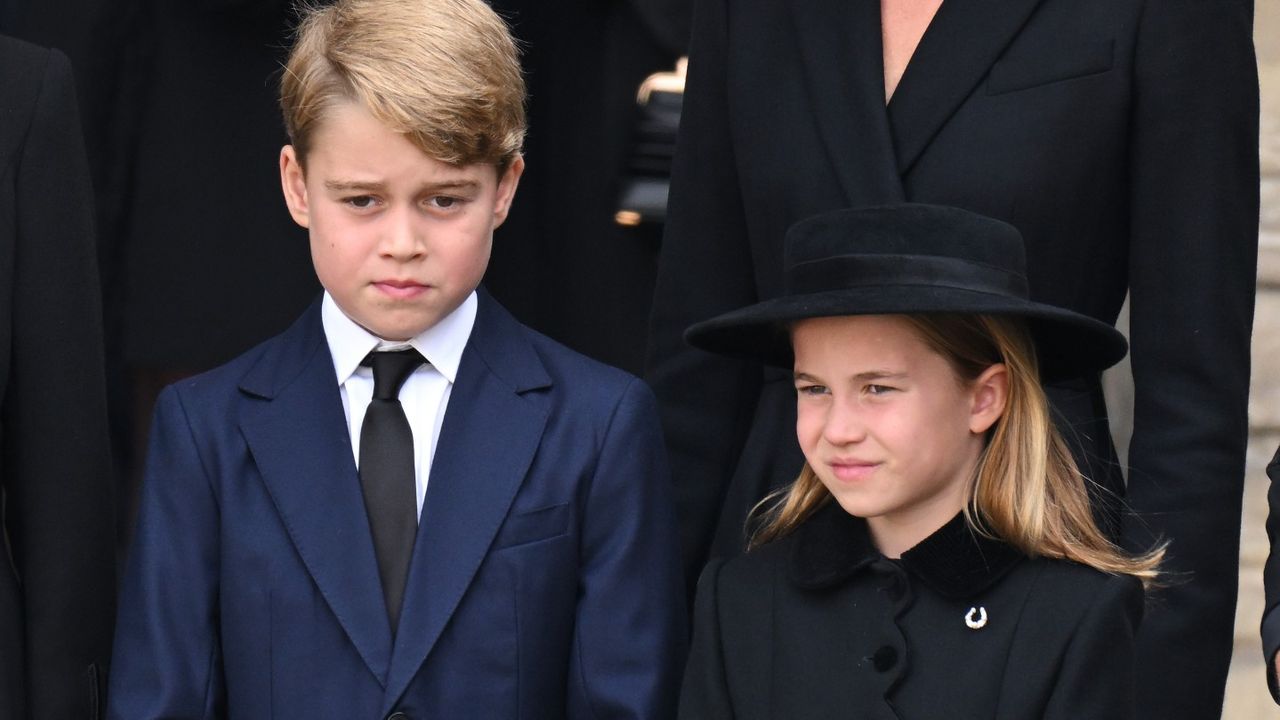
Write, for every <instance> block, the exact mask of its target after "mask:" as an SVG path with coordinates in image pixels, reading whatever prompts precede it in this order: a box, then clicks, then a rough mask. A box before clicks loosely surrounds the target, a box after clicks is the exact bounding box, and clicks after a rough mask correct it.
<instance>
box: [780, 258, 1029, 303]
mask: <svg viewBox="0 0 1280 720" xmlns="http://www.w3.org/2000/svg"><path fill="white" fill-rule="evenodd" d="M895 285H926V286H931V287H945V288H954V289H957V290H973V291H975V292H983V293H992V294H995V295H1012V296H1016V297H1018V298H1019V299H1022V300H1026V299H1027V296H1028V292H1027V279H1026V277H1024V276H1023V275H1020V274H1018V273H1014V272H1009V271H1008V270H1004V269H1002V268H998V267H993V266H991V265H983V264H980V263H974V262H969V261H968V260H960V259H958V258H940V257H930V256H925V255H837V256H835V257H826V258H822V259H819V260H810V261H808V262H803V263H799V264H797V265H794V266H792V267H791V268H789V269H788V270H787V275H786V294H787V295H805V294H810V293H818V292H826V291H830V290H852V289H855V288H864V287H889V286H895Z"/></svg>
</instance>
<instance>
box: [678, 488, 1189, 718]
mask: <svg viewBox="0 0 1280 720" xmlns="http://www.w3.org/2000/svg"><path fill="white" fill-rule="evenodd" d="M971 608H973V610H972V611H971ZM979 609H980V610H979ZM979 613H980V614H979ZM1141 617H1142V586H1141V584H1140V583H1139V582H1138V581H1137V580H1136V579H1134V578H1132V577H1129V576H1110V575H1104V574H1103V573H1100V572H1098V571H1097V570H1094V569H1092V568H1088V567H1085V566H1083V565H1076V564H1074V563H1070V562H1067V561H1064V560H1049V559H1044V558H1040V559H1035V560H1032V559H1028V558H1026V557H1025V556H1023V555H1022V554H1021V553H1019V552H1018V551H1016V550H1014V549H1013V548H1012V547H1010V546H1009V545H1006V544H1004V543H1002V542H999V541H997V540H991V539H987V538H984V537H981V536H979V535H977V534H975V533H974V532H972V531H971V530H970V529H969V527H968V526H967V525H966V524H965V520H964V517H963V516H962V515H958V516H956V518H955V519H954V520H952V521H951V522H950V523H948V524H947V525H945V526H943V527H942V528H941V529H940V530H938V531H936V532H934V533H933V534H932V535H930V536H929V537H927V538H925V539H924V540H923V541H922V542H921V543H920V544H918V545H916V546H915V547H914V548H912V549H911V550H908V551H907V552H905V553H903V555H902V558H901V560H897V561H894V560H888V559H886V558H885V557H884V556H883V555H881V554H880V553H879V552H878V551H877V550H876V549H875V546H874V544H873V543H872V541H871V537H870V533H869V532H868V530H867V522H866V521H865V520H863V519H861V518H856V517H853V516H852V515H849V514H848V513H846V512H845V511H844V510H843V509H841V507H840V506H839V505H838V504H836V503H834V502H831V503H828V504H827V505H826V506H825V507H823V508H822V509H820V510H818V511H817V512H816V513H815V514H814V515H813V516H812V517H810V518H809V519H808V520H806V521H805V522H804V523H803V524H801V525H800V527H799V528H798V529H797V530H796V531H795V532H794V533H792V534H791V535H788V536H787V537H785V538H783V539H782V540H779V541H776V542H773V543H770V544H768V545H765V546H763V547H762V548H760V549H759V550H757V551H753V552H752V553H750V554H748V555H745V556H742V557H739V558H734V559H732V560H730V561H728V562H727V563H726V562H725V561H723V560H714V561H712V564H711V565H710V566H709V567H708V568H707V571H706V573H705V574H704V576H703V578H702V580H701V583H700V586H699V588H698V604H697V607H696V609H695V618H694V624H695V627H696V630H695V632H694V635H693V648H692V651H691V654H690V657H689V664H688V669H687V671H686V674H685V681H684V687H683V689H682V690H681V698H680V718H681V720H708V719H710V718H715V719H717V720H727V719H728V718H735V719H736V720H768V719H772V718H779V719H780V718H786V720H806V719H808V718H813V719H815V720H816V719H818V718H836V717H859V718H939V717H948V718H993V719H994V720H1029V719H1030V718H1037V719H1038V720H1082V719H1083V718H1088V719H1089V720H1122V719H1124V720H1127V719H1128V718H1132V717H1134V714H1133V711H1134V709H1133V674H1134V668H1133V638H1134V632H1135V630H1136V629H1137V626H1138V622H1139V620H1140V619H1141ZM1046 620H1048V622H1046ZM975 626H976V627H975ZM704 630H706V631H707V632H703V631H704ZM1171 717H1176V716H1171Z"/></svg>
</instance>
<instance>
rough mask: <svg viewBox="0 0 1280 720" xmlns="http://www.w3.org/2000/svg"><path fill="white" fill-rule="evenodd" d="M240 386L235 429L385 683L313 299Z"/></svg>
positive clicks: (356, 499)
mask: <svg viewBox="0 0 1280 720" xmlns="http://www.w3.org/2000/svg"><path fill="white" fill-rule="evenodd" d="M282 340H283V342H281V343H279V344H277V345H276V346H274V347H273V348H272V349H271V350H269V351H268V352H267V353H266V354H265V355H264V356H263V358H262V359H261V360H260V361H259V362H258V364H257V365H255V366H254V368H253V369H252V370H251V371H250V372H249V373H248V374H247V375H246V376H245V378H244V379H243V380H242V381H241V390H242V391H243V392H245V393H248V394H250V395H253V396H255V397H257V398H259V399H260V400H261V402H256V403H250V404H248V408H247V409H246V411H245V412H244V415H243V417H242V419H241V430H242V432H243V434H244V438H245V441H246V442H247V443H248V445H249V451H250V453H251V454H252V455H253V460H254V462H255V463H256V464H257V466H258V470H259V472H261V474H262V478H263V481H264V482H265V483H266V486H267V491H268V492H269V494H270V495H271V498H272V500H273V501H274V503H275V506H276V511H277V512H278V513H279V514H280V516H281V518H282V519H283V520H284V525H285V527H286V528H287V529H288V533H289V537H290V538H291V539H292V540H293V544H294V546H295V547H296V548H297V551H298V554H299V556H301V558H302V562H303V563H304V564H305V565H306V567H307V570H308V571H309V572H310V573H311V576H312V578H314V579H315V583H316V586H317V587H318V588H319V590H320V594H321V595H322V596H323V597H324V599H325V602H327V603H328V604H329V607H330V608H331V609H332V610H333V614H334V616H335V617H336V618H337V620H338V622H339V624H341V626H342V628H343V630H345V631H346V633H347V635H348V637H350V638H351V642H352V643H353V644H354V645H355V647H356V650H357V651H358V652H359V653H360V657H362V658H363V659H364V662H365V664H366V665H367V666H368V667H369V671H370V672H372V673H373V675H374V676H375V677H376V678H378V681H379V682H380V683H383V684H384V685H385V678H386V672H387V666H388V662H389V659H390V656H391V628H390V625H389V623H388V622H387V612H386V607H385V605H384V603H383V601H382V590H381V587H382V586H381V584H380V583H379V581H378V565H377V561H376V560H375V559H374V554H373V540H372V537H371V536H370V534H369V522H368V519H367V517H366V515H365V510H364V499H363V497H362V495H361V493H360V480H359V476H358V475H357V473H356V466H355V460H354V459H353V456H352V451H351V438H350V435H349V434H348V430H347V423H346V420H345V419H344V417H343V411H342V397H341V395H340V394H339V390H338V384H337V380H336V378H335V376H334V370H333V360H332V357H331V355H330V353H329V347H328V344H327V343H326V342H325V338H324V329H323V326H322V324H321V320H320V303H319V302H316V303H315V304H313V305H312V307H311V308H310V309H309V310H308V311H307V312H306V314H304V315H303V317H302V318H301V319H300V320H299V321H298V322H297V323H296V324H295V325H294V327H292V328H290V330H289V331H288V332H287V333H286V334H285V336H284V337H283V338H282Z"/></svg>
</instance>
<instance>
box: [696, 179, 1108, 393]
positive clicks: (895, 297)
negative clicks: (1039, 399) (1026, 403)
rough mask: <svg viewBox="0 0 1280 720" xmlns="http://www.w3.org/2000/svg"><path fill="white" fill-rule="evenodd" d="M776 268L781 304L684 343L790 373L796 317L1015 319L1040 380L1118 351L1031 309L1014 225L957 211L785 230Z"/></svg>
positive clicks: (841, 217)
mask: <svg viewBox="0 0 1280 720" xmlns="http://www.w3.org/2000/svg"><path fill="white" fill-rule="evenodd" d="M784 271H785V273H784V282H783V291H782V295H781V296H780V297H777V298H773V299H771V300H765V301H764V302H760V303H756V304H755V305H750V306H748V307H745V308H741V309H739V310H734V311H733V312H729V313H725V314H724V315H720V316H718V317H714V318H712V319H710V320H707V321H705V322H700V323H698V324H696V325H694V326H692V327H690V328H689V329H688V331H686V332H685V339H686V340H687V341H688V342H689V343H690V344H692V345H694V346H695V347H699V348H702V349H703V350H709V351H711V352H715V353H719V354H723V355H731V356H734V357H741V358H749V359H753V360H758V361H760V362H764V363H766V364H769V365H777V366H779V367H784V368H788V369H789V368H790V367H791V366H792V363H793V357H792V354H791V337H790V331H789V328H790V325H791V323H793V322H795V321H797V320H802V319H805V318H814V317H831V316H838V315H906V314H920V313H965V314H968V313H972V314H985V315H1008V316H1016V317H1020V318H1024V319H1025V320H1026V322H1027V325H1028V327H1029V328H1030V330H1031V334H1032V338H1033V339H1034V341H1035V344H1036V350H1037V353H1038V357H1039V360H1040V373H1041V376H1042V377H1044V378H1047V379H1055V378H1066V377H1072V376H1077V375H1082V374H1085V373H1091V372H1097V371H1101V370H1103V369H1105V368H1108V367H1110V366H1112V365H1114V364H1116V363H1117V362H1119V361H1120V359H1121V358H1123V357H1124V354H1125V352H1126V351H1127V350H1128V343H1127V342H1126V341H1125V339H1124V336H1123V335H1121V334H1120V332H1119V331H1117V330H1116V329H1115V328H1113V327H1111V326H1110V325H1108V324H1106V323H1104V322H1101V321H1099V320H1095V319H1094V318H1091V317H1088V316H1086V315H1081V314H1079V313H1075V312H1071V311H1070V310H1064V309H1062V308H1059V307H1055V306H1053V305H1046V304H1044V303H1039V302H1033V301H1032V300H1031V299H1030V298H1029V295H1028V290H1027V275H1026V253H1025V250H1024V249H1023V245H1022V236H1021V235H1020V234H1019V233H1018V231H1017V229H1015V228H1014V227H1013V226H1012V225H1009V224H1007V223H1004V222H1001V221H999V220H993V219H991V218H988V217H985V216H982V215H977V214H975V213H971V212H968V211H966V210H960V209H958V208H950V207H939V206H936V205H919V204H902V205H887V206H881V207H869V208H859V209H854V210H838V211H835V212H831V213H826V214H823V215H818V216H815V217H812V218H809V219H807V220H802V221H801V222H798V223H796V224H795V225H793V226H791V228H790V229H789V230H788V231H787V235H786V239H785V258H784Z"/></svg>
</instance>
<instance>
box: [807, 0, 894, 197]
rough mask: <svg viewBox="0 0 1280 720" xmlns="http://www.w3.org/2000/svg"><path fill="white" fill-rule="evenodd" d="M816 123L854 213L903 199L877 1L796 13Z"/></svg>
mask: <svg viewBox="0 0 1280 720" xmlns="http://www.w3.org/2000/svg"><path fill="white" fill-rule="evenodd" d="M790 16H791V17H792V18H793V19H794V21H795V28H794V30H795V37H796V41H797V43H798V44H799V48H800V55H801V57H802V58H803V59H804V74H805V82H806V83H807V88H808V91H809V97H810V98H811V99H812V103H813V106H814V111H815V112H814V117H815V119H816V121H817V123H818V126H819V131H820V133H821V135H822V138H823V141H824V142H825V144H826V147H827V153H828V157H830V158H832V159H833V162H834V165H835V168H836V172H837V174H838V175H839V177H840V184H841V187H842V188H843V189H844V194H845V197H846V199H847V200H848V203H849V206H850V207H856V206H860V205H873V204H880V203H886V202H901V201H902V200H903V199H904V194H903V190H902V183H901V180H900V178H899V175H898V172H897V168H896V166H895V165H894V156H893V149H892V145H891V139H890V133H889V126H888V120H887V117H886V114H885V107H884V70H883V67H884V59H883V58H884V53H883V50H882V49H881V40H880V3H879V2H878V0H825V1H824V2H818V1H815V0H806V1H805V2H797V3H794V4H793V6H792V10H791V12H790Z"/></svg>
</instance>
